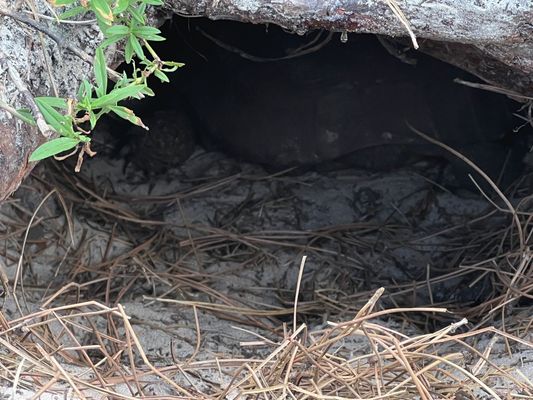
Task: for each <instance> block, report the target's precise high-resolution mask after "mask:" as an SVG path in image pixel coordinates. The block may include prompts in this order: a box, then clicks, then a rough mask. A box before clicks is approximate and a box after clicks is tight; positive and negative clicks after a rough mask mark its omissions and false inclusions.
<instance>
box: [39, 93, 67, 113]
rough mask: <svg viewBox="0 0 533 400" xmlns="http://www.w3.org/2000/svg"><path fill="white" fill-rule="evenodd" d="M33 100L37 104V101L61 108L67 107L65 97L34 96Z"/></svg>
mask: <svg viewBox="0 0 533 400" xmlns="http://www.w3.org/2000/svg"><path fill="white" fill-rule="evenodd" d="M35 102H36V103H37V104H39V103H41V104H48V105H49V106H51V107H54V108H61V109H63V110H66V109H67V101H66V100H65V99H62V98H61V97H47V96H42V97H36V98H35Z"/></svg>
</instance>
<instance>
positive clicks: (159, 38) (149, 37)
mask: <svg viewBox="0 0 533 400" xmlns="http://www.w3.org/2000/svg"><path fill="white" fill-rule="evenodd" d="M143 39H146V40H149V41H151V42H164V41H165V40H167V39H165V38H164V37H163V36H159V35H147V36H144V37H143Z"/></svg>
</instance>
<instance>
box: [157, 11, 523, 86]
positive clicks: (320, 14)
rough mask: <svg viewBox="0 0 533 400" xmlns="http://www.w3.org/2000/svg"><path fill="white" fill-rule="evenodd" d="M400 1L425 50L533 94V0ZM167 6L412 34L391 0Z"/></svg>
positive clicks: (295, 24)
mask: <svg viewBox="0 0 533 400" xmlns="http://www.w3.org/2000/svg"><path fill="white" fill-rule="evenodd" d="M396 3H397V5H398V6H399V7H400V9H401V10H402V12H403V13H404V15H405V17H406V19H407V20H408V21H409V24H410V27H411V29H412V31H413V32H414V34H415V35H416V37H417V38H418V40H419V42H420V47H421V50H422V51H427V52H428V53H430V54H432V55H434V56H437V57H439V58H441V59H443V60H445V61H448V62H450V63H452V64H455V65H457V66H459V67H461V68H463V69H466V70H468V71H469V72H472V73H473V74H475V75H477V76H479V77H481V78H482V79H485V80H486V81H487V82H490V83H493V84H495V85H498V86H503V87H505V88H507V89H511V90H513V91H517V92H519V93H522V94H524V95H530V96H531V95H533V1H531V0H509V1H500V0H396ZM167 5H168V6H169V7H170V9H171V10H172V11H174V12H175V13H178V14H181V15H195V16H206V17H209V18H211V19H231V20H237V21H242V22H251V23H262V24H268V23H274V24H277V25H280V26H282V27H284V28H286V29H289V30H292V31H294V32H297V33H304V32H306V31H308V30H310V29H328V30H333V31H339V32H359V33H374V34H380V35H387V36H392V37H405V36H407V35H408V33H407V29H406V28H405V27H404V26H403V25H402V24H401V22H400V21H399V19H398V18H397V17H396V16H395V15H394V13H393V12H392V11H391V9H390V7H389V6H388V5H387V1H386V0H367V1H363V0H344V1H340V0H323V1H320V0H209V1H206V0H201V1H196V0H167ZM424 39H426V40H424ZM428 40H429V41H428ZM434 42H448V43H446V44H438V43H437V44H436V43H434Z"/></svg>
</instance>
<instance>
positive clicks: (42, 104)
mask: <svg viewBox="0 0 533 400" xmlns="http://www.w3.org/2000/svg"><path fill="white" fill-rule="evenodd" d="M77 3H78V0H53V1H52V4H53V5H54V6H56V7H61V6H72V8H70V9H69V10H67V11H65V12H64V13H63V14H61V15H60V16H59V18H60V19H64V18H72V17H74V16H76V15H78V14H81V13H85V12H88V11H92V12H93V13H94V14H95V15H96V19H97V21H98V24H99V26H100V28H101V30H102V32H103V33H104V37H105V40H104V41H103V42H102V43H101V44H100V46H99V47H98V48H97V49H96V54H95V57H94V83H91V82H89V81H88V80H87V79H84V80H83V81H82V82H81V84H80V87H79V89H78V92H77V96H76V98H75V99H62V98H57V97H37V98H35V103H36V104H37V107H38V108H39V111H40V112H41V113H42V115H43V117H44V119H45V121H46V123H47V124H48V125H49V126H50V128H51V129H52V130H54V131H55V132H56V133H57V134H58V135H59V137H57V138H55V139H52V140H50V141H48V142H46V143H44V144H42V145H41V146H39V147H38V148H37V149H36V150H35V151H34V152H33V153H32V154H31V156H30V161H39V160H42V159H44V158H48V157H51V156H54V157H56V158H57V159H64V158H66V157H69V156H71V155H74V154H76V153H78V150H79V153H78V164H77V165H76V171H79V169H80V168H81V164H82V163H83V156H84V155H85V154H87V155H89V156H91V157H92V156H93V155H94V154H96V153H95V152H93V151H92V150H91V147H90V143H91V138H90V134H91V131H92V130H93V129H94V127H95V126H96V123H97V122H98V120H99V118H100V117H101V116H102V115H104V114H107V113H114V114H115V115H117V116H118V117H120V118H123V119H125V120H127V121H130V122H131V123H133V124H135V125H138V126H141V127H143V128H146V126H144V124H143V122H142V121H141V119H140V118H139V117H137V116H136V115H135V114H134V112H133V111H132V110H131V109H128V108H126V107H124V106H121V105H119V103H120V102H121V101H123V100H125V99H128V98H137V99H140V98H143V97H144V96H153V95H154V93H153V91H152V90H151V89H150V88H149V87H148V83H147V79H148V77H149V76H150V75H154V76H156V77H157V78H158V79H159V80H161V81H162V82H169V78H168V76H167V73H169V72H173V71H175V70H176V69H177V68H179V67H180V66H182V65H183V64H181V63H177V62H173V61H162V60H161V59H160V58H159V56H158V55H157V53H156V52H155V51H154V49H153V48H152V47H151V46H150V44H149V42H151V41H162V40H165V39H164V38H163V37H162V36H160V33H161V31H160V30H159V29H157V28H154V27H151V26H147V25H146V24H147V20H146V7H147V6H148V5H154V6H158V5H162V4H163V2H162V0H114V1H110V0H80V1H79V5H77V6H75V4H77ZM117 42H122V43H124V55H125V60H126V62H127V63H128V64H130V63H132V61H133V59H134V57H136V58H138V59H139V60H140V62H139V65H140V66H141V67H140V68H139V67H137V66H136V65H135V63H133V72H132V73H131V75H129V76H128V75H127V74H126V73H123V74H122V75H121V77H120V79H118V80H117V81H116V83H115V84H114V86H113V88H112V89H111V90H109V88H108V80H109V79H108V67H107V63H106V60H105V54H104V50H105V48H107V47H108V46H110V45H112V44H114V43H117ZM17 116H18V117H19V118H21V119H22V120H24V121H25V122H28V123H34V120H33V118H32V117H31V115H30V114H29V112H28V111H27V110H17ZM87 123H88V124H89V129H88V130H87V129H83V126H86V125H87ZM146 129H147V128H146ZM80 148H81V149H80ZM69 150H71V153H69V154H67V155H66V156H63V157H59V154H61V153H64V152H67V151H69Z"/></svg>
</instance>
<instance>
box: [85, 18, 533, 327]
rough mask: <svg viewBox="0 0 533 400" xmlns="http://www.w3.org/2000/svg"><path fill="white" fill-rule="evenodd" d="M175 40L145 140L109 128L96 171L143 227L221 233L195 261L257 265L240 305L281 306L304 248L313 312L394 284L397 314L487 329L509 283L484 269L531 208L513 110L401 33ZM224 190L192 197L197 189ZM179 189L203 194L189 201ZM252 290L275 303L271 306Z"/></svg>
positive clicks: (247, 31)
mask: <svg viewBox="0 0 533 400" xmlns="http://www.w3.org/2000/svg"><path fill="white" fill-rule="evenodd" d="M164 33H165V34H166V36H167V37H168V38H170V40H168V42H165V43H164V44H163V45H161V48H160V49H158V50H159V52H160V54H163V56H164V57H165V56H166V57H167V58H168V59H175V60H179V61H182V62H184V63H185V66H184V67H182V68H181V69H179V70H178V71H177V72H176V73H174V75H173V76H172V83H164V84H161V83H160V82H158V81H156V80H154V88H155V92H156V96H155V97H154V98H153V99H146V100H143V101H142V102H140V103H136V102H132V104H131V105H132V107H133V108H134V109H135V110H136V113H137V114H139V115H140V116H141V117H142V118H143V119H144V121H145V123H146V124H147V125H148V126H149V127H150V132H149V133H147V132H146V131H144V130H142V129H140V128H136V127H131V126H130V125H128V124H126V123H123V122H121V121H117V120H108V121H107V125H104V127H106V126H107V127H108V128H107V130H106V129H103V130H102V132H101V133H98V132H97V134H96V135H95V140H96V142H98V140H100V139H99V138H102V139H103V141H104V142H105V144H103V146H102V150H103V151H102V153H103V154H102V156H101V157H97V158H96V161H93V163H94V165H95V166H94V168H93V167H91V166H90V165H88V167H87V168H86V173H88V174H90V175H91V174H92V175H93V176H97V178H96V181H98V182H102V181H103V179H102V178H103V176H106V179H111V186H110V187H109V190H110V191H117V190H118V192H117V195H119V197H120V199H121V201H124V200H126V199H127V198H130V199H131V203H130V204H129V205H128V207H134V208H135V207H137V206H139V207H140V208H139V209H136V208H135V209H136V210H137V211H138V212H141V214H142V215H143V218H148V219H150V220H152V219H154V220H162V221H165V223H169V224H171V225H172V224H178V225H180V224H185V223H186V224H192V225H194V226H201V227H202V228H199V231H198V232H197V233H199V232H204V231H203V230H204V229H215V230H218V229H220V230H221V232H224V233H222V234H221V235H222V237H224V239H220V240H221V241H222V243H224V244H220V245H218V244H215V243H218V239H217V240H215V243H210V240H211V239H209V240H207V242H208V243H209V244H206V245H205V246H206V254H209V256H206V257H207V259H203V258H199V259H195V260H194V263H195V264H198V265H197V267H199V268H207V271H210V272H214V271H217V273H221V274H224V273H223V272H222V271H223V270H224V269H223V268H222V267H221V264H220V261H221V260H224V262H223V263H222V264H223V265H226V263H227V265H230V266H231V267H229V268H230V270H232V268H233V267H234V264H233V262H236V261H238V262H239V263H244V264H245V265H248V263H249V262H252V261H251V260H253V262H252V263H253V264H254V265H255V266H256V268H258V270H257V269H256V268H248V267H247V268H245V269H246V272H243V271H240V272H238V273H236V274H235V276H234V277H233V278H229V277H228V280H229V281H231V280H232V279H235V282H238V283H233V284H234V285H237V287H239V289H238V292H239V296H245V297H247V298H254V299H255V301H257V302H260V303H263V302H266V303H269V304H272V305H276V306H280V305H285V306H286V305H287V304H288V303H290V302H291V299H290V298H285V297H284V295H283V293H284V291H288V292H289V293H291V289H290V288H292V287H293V286H294V284H295V279H296V274H295V270H294V268H296V266H297V262H296V261H297V260H299V259H300V258H301V257H302V255H304V254H305V253H307V252H308V251H310V252H316V253H317V254H319V256H318V258H317V259H315V260H313V261H312V259H313V257H309V259H310V261H308V265H307V267H306V275H305V277H304V278H305V279H304V281H303V283H304V287H305V288H306V292H305V293H303V298H304V299H306V300H308V301H311V302H312V301H317V299H318V298H319V299H321V300H319V303H320V304H321V305H320V306H317V307H318V310H320V308H321V307H325V309H324V312H326V313H329V312H332V310H330V309H329V308H328V307H326V306H325V305H324V304H322V301H326V302H327V301H331V299H329V294H331V296H333V297H334V298H337V297H338V296H339V293H343V294H344V295H346V296H348V298H351V296H356V297H357V296H358V295H356V293H360V292H361V290H363V289H364V291H363V293H369V291H372V290H374V289H375V288H376V287H379V286H384V287H386V288H388V289H391V292H396V293H394V294H391V297H390V298H388V300H387V301H386V303H387V304H390V305H393V304H394V305H403V306H420V305H428V304H439V305H446V306H447V307H451V308H452V309H456V310H462V312H464V313H465V314H464V315H467V316H469V317H470V318H474V319H475V320H476V319H477V318H480V319H481V320H483V318H486V314H485V311H486V310H487V308H486V307H487V304H490V302H489V303H487V299H490V298H493V297H497V296H498V295H499V294H501V292H502V290H504V287H505V285H502V282H501V281H499V280H498V279H495V275H493V274H492V273H488V272H485V273H483V274H481V276H480V275H479V269H480V268H481V269H483V268H484V267H480V265H485V262H486V260H489V259H490V260H492V259H493V257H497V256H498V255H501V254H502V252H505V250H504V249H507V250H506V251H511V250H516V246H517V245H518V244H519V243H520V240H519V239H518V238H517V237H516V235H517V234H519V233H518V232H517V231H516V227H513V223H512V219H511V218H510V216H509V213H508V212H505V211H502V210H505V209H506V208H508V207H509V205H508V204H507V203H506V200H504V199H502V198H501V196H502V195H505V196H509V198H510V199H511V200H507V201H509V204H520V205H521V206H524V205H525V206H526V207H527V204H528V200H527V199H528V197H527V196H528V195H529V190H530V186H529V185H530V184H529V178H528V176H529V175H528V174H529V173H528V167H527V163H526V161H527V153H528V151H529V142H530V141H531V137H530V133H531V127H530V126H528V124H527V122H526V121H527V117H526V116H525V112H524V111H525V110H521V105H520V104H519V103H516V102H513V101H511V100H509V99H507V98H506V97H504V96H502V95H499V94H495V93H491V92H487V91H483V90H480V89H476V88H472V87H467V86H465V85H462V84H460V83H459V82H458V81H459V80H462V81H467V82H474V83H476V82H478V80H476V78H475V77H473V76H471V75H469V74H467V73H465V72H464V71H461V70H459V69H457V68H455V67H453V66H450V65H447V64H445V63H442V62H440V61H438V60H435V59H433V58H431V57H429V56H426V55H424V54H422V53H420V52H415V51H412V50H410V49H409V47H408V46H407V45H405V44H402V42H401V41H394V40H392V39H390V38H383V37H379V38H378V37H376V36H374V35H355V34H354V35H348V36H345V35H340V34H334V33H328V32H325V31H322V32H311V33H309V34H307V35H304V36H298V35H295V34H292V33H289V32H284V31H283V30H282V29H281V28H279V27H277V26H262V25H261V26H259V25H258V26H254V25H249V24H241V23H236V22H228V21H218V22H213V21H209V20H204V19H183V18H175V19H173V20H171V21H169V22H168V23H167V24H166V26H165V27H164ZM424 135H425V136H426V137H424ZM439 143H440V144H439ZM446 146H448V148H446ZM95 149H96V150H97V151H98V150H99V149H98V145H96V146H95ZM453 151H456V152H457V153H458V154H454V153H453ZM106 154H107V155H106ZM102 163H103V164H102ZM104 164H105V165H109V166H110V168H112V169H111V170H107V169H106V168H107V167H106V166H104ZM477 168H479V170H478V169H477ZM110 171H113V173H110ZM479 171H482V173H481V174H480V173H479ZM94 174H96V175H94ZM110 175H111V176H113V177H112V178H109V176H110ZM93 179H94V178H93ZM219 179H220V180H222V181H224V182H227V183H224V184H221V185H220V186H219V185H218V184H214V188H215V189H214V190H211V189H209V190H206V192H205V193H204V192H201V193H200V195H199V196H200V197H197V195H196V194H195V193H196V192H195V190H196V189H194V188H195V187H196V186H195V185H196V183H197V182H204V181H205V182H211V184H212V183H213V182H215V181H217V180H219ZM489 180H490V181H489ZM491 182H492V183H491ZM183 185H185V189H184V186H183ZM494 186H497V188H495V187H494ZM207 187H208V188H211V186H209V185H207ZM182 190H186V191H187V192H189V191H192V193H193V195H190V196H189V195H186V196H185V198H187V200H183V202H182V201H181V200H180V199H181V198H182V195H178V193H180V191H182ZM498 192H499V193H498ZM172 193H174V194H172ZM135 196H140V197H139V198H136V197H135ZM189 197H191V199H190V200H189V199H188V198H189ZM154 199H157V200H155V201H156V203H157V206H154V205H152V206H147V204H149V203H150V202H151V201H152V200H154ZM521 201H522V202H521ZM502 202H503V203H502ZM495 207H496V208H495ZM495 210H498V211H499V212H496V211H495ZM507 211H509V210H507ZM206 226H209V227H210V228H206ZM502 231H506V232H507V233H506V234H505V235H504V237H503V238H502V237H501V236H500V234H501V233H502ZM284 232H287V234H285V233H284ZM487 232H490V233H487ZM496 232H498V233H496ZM278 234H279V235H281V238H279V239H278V238H277V235H278ZM521 234H522V235H523V234H524V232H522V233H521ZM188 235H190V237H189V236H188V237H187V240H185V241H184V242H183V243H187V245H190V246H195V239H194V236H195V235H194V234H191V233H189V234H188ZM202 235H203V234H200V236H202ZM225 235H237V237H240V236H239V235H245V236H246V235H252V236H253V237H254V239H253V240H251V242H246V241H245V242H244V243H243V242H241V241H240V240H236V242H233V239H231V240H229V242H231V243H226V240H227V239H228V238H227V237H225ZM254 235H257V236H254ZM215 236H216V235H215ZM285 240H287V241H288V243H284V241H285ZM256 241H257V242H256ZM523 242H524V241H523V240H522V243H523ZM261 243H264V245H265V246H266V247H265V248H267V249H270V248H271V246H274V247H279V248H278V249H277V250H276V251H274V252H273V253H272V254H270V250H268V251H267V250H265V249H264V248H263V245H262V244H261ZM211 246H213V248H211ZM219 246H220V247H219ZM200 247H202V246H200ZM294 249H297V251H296V252H294V251H293V250H294ZM195 251H197V248H195ZM277 251H280V253H279V254H278V253H277ZM252 254H253V255H254V256H253V257H252V258H251V260H247V257H248V256H250V257H251V256H252ZM281 254H283V255H281ZM190 255H191V254H189V256H190ZM211 257H215V259H216V260H218V261H219V262H217V263H214V264H213V263H212V261H207V260H208V259H211ZM234 257H235V258H234ZM245 260H246V261H245ZM274 260H276V261H274ZM273 261H274V262H273ZM265 263H266V264H267V265H268V267H265ZM244 264H243V265H244ZM467 265H468V266H472V265H475V267H472V269H469V268H470V267H467ZM220 268H222V269H220ZM467 271H468V272H467ZM496 275H497V274H496ZM245 276H248V279H250V281H249V282H247V280H246V278H245ZM448 277H449V279H448ZM523 278H526V277H525V276H524V277H523ZM244 282H247V283H244ZM428 282H430V283H428ZM217 285H221V286H220V287H219V289H220V290H228V288H227V286H226V285H227V282H223V283H217ZM249 287H257V288H267V287H268V288H276V290H277V291H279V292H278V293H277V294H276V295H275V296H274V298H269V297H268V296H267V299H264V298H262V297H261V296H262V295H258V294H257V292H256V291H257V289H252V290H250V289H249ZM393 287H396V288H400V289H398V290H396V289H394V290H392V288H393ZM246 292H249V293H247V294H245V293H246ZM252 292H253V294H252ZM324 293H328V295H324ZM317 296H318V297H317ZM324 296H325V298H326V299H328V300H324V299H323V297H324ZM519 297H520V296H519ZM526 297H527V296H526ZM520 298H521V299H522V300H521V301H523V300H524V298H522V297H520ZM287 302H288V303H287ZM334 308H335V310H336V311H335V312H339V311H341V310H339V309H338V307H334ZM341 308H342V307H341ZM348 309H352V307H349V308H348ZM315 311H316V310H315ZM344 311H345V310H344ZM344 311H343V312H344ZM310 314H313V313H312V312H311V313H310ZM439 318H440V317H439ZM437 319H438V318H437ZM443 321H444V322H446V323H447V322H448V319H447V318H444V319H443Z"/></svg>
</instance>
